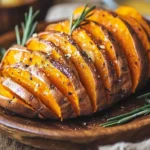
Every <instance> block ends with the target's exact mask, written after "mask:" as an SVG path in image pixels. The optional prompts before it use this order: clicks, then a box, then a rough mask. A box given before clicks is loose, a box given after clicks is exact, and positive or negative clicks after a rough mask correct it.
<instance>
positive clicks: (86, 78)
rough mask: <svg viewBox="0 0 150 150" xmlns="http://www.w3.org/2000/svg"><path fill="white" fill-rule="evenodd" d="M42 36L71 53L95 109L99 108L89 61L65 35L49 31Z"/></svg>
mask: <svg viewBox="0 0 150 150" xmlns="http://www.w3.org/2000/svg"><path fill="white" fill-rule="evenodd" d="M39 37H40V38H42V39H46V40H49V41H51V42H53V43H54V44H55V45H57V46H59V47H60V48H61V50H62V51H63V53H64V54H69V55H70V59H71V60H72V62H73V63H74V65H75V67H76V69H77V71H78V73H79V76H80V79H81V82H82V83H83V85H84V87H85V89H86V90H87V93H88V94H89V97H90V99H91V100H92V106H93V109H94V111H96V110H97V105H96V99H97V96H96V92H95V91H96V89H95V84H94V82H95V81H94V79H93V75H92V73H91V70H90V69H89V67H88V65H87V63H86V62H85V60H84V59H83V57H82V56H81V54H80V53H79V51H78V50H77V48H76V47H75V46H74V45H73V44H71V43H70V42H69V41H68V40H66V39H64V38H63V37H61V36H59V35H57V34H55V33H54V34H53V33H51V34H49V32H43V33H41V34H40V35H39Z"/></svg>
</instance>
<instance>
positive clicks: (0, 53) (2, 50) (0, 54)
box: [0, 47, 6, 61]
mask: <svg viewBox="0 0 150 150" xmlns="http://www.w3.org/2000/svg"><path fill="white" fill-rule="evenodd" d="M5 52H6V49H4V48H1V47H0V61H1V60H2V58H3V56H4V54H5Z"/></svg>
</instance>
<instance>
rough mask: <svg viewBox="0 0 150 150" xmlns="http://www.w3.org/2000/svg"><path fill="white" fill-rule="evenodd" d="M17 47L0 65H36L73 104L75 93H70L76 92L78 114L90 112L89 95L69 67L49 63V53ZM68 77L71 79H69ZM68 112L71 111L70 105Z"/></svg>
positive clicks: (13, 48) (57, 63) (11, 50)
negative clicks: (21, 63) (19, 63)
mask: <svg viewBox="0 0 150 150" xmlns="http://www.w3.org/2000/svg"><path fill="white" fill-rule="evenodd" d="M17 47H18V46H17ZM17 47H16V46H15V47H12V48H11V49H10V50H9V51H8V52H7V53H6V55H5V58H4V59H3V61H2V67H3V66H6V65H10V64H15V63H18V62H23V63H25V64H27V65H29V66H30V65H36V66H37V67H39V68H40V69H41V70H42V71H43V72H44V73H45V74H46V76H47V77H48V78H49V79H50V80H51V82H52V83H53V84H54V85H55V86H56V87H57V88H58V89H60V91H62V93H63V94H64V95H66V96H67V97H71V99H72V102H71V101H70V102H71V103H72V105H74V104H75V102H74V101H75V99H74V97H75V95H74V94H72V93H75V94H76V93H77V94H78V97H79V106H80V109H81V111H80V115H87V114H90V113H92V107H91V103H90V100H89V97H88V96H87V94H86V92H85V89H84V88H83V86H82V85H81V84H80V83H79V82H77V81H76V80H75V76H73V75H72V72H71V70H70V69H69V68H65V65H62V64H59V62H56V61H54V60H52V61H53V62H52V63H51V60H50V59H49V57H50V56H49V55H45V54H43V53H40V52H33V53H32V52H29V51H27V50H26V49H25V48H24V49H23V47H22V48H21V49H18V48H17ZM16 58H17V59H16ZM55 66H56V67H55ZM57 68H59V70H61V71H59V70H58V69H57ZM61 72H63V73H61ZM67 77H68V78H67ZM70 78H72V79H71V80H70ZM71 81H72V82H76V83H75V84H74V85H75V87H74V86H73V85H72V82H71ZM75 90H76V91H75ZM79 90H80V91H79ZM83 106H84V107H83ZM85 106H86V108H85ZM74 108H75V107H74ZM69 112H70V113H71V107H70V111H69ZM69 112H68V113H69ZM69 115H70V117H71V116H73V115H74V114H73V113H72V114H69Z"/></svg>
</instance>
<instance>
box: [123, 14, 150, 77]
mask: <svg viewBox="0 0 150 150" xmlns="http://www.w3.org/2000/svg"><path fill="white" fill-rule="evenodd" d="M121 18H122V19H124V20H125V21H126V22H128V23H129V24H130V25H131V27H132V29H133V30H134V31H135V33H136V34H137V36H138V37H139V39H140V41H141V42H142V45H143V47H144V49H145V51H146V54H147V56H148V76H149V77H150V53H149V51H150V42H149V40H148V37H147V34H146V32H145V31H144V29H143V27H142V26H141V25H140V23H139V22H137V21H136V20H135V19H133V18H131V17H127V16H121Z"/></svg>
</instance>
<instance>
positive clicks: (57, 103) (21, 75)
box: [1, 63, 67, 119]
mask: <svg viewBox="0 0 150 150" xmlns="http://www.w3.org/2000/svg"><path fill="white" fill-rule="evenodd" d="M29 70H30V72H29ZM1 74H2V75H3V76H4V77H10V78H12V79H13V80H14V81H15V82H17V83H18V84H20V85H22V86H23V87H24V88H26V89H28V90H29V91H30V92H31V93H33V94H34V95H35V96H36V97H37V98H39V99H40V100H41V101H42V103H43V104H45V105H46V106H47V107H48V108H49V109H50V110H51V111H52V112H53V113H54V114H55V115H56V116H57V117H59V118H61V119H62V117H63V110H62V107H63V104H65V103H66V102H67V100H66V98H65V97H64V96H63V95H62V94H61V93H60V92H59V91H58V90H57V89H56V88H55V87H54V86H53V85H52V86H51V84H45V83H48V80H47V79H45V74H44V73H42V74H41V73H40V72H39V70H38V72H36V71H34V70H31V68H29V67H28V66H26V65H23V64H21V63H19V64H15V65H13V66H6V67H4V68H3V69H2V70H1ZM42 80H43V81H42ZM53 87H54V88H53ZM56 95H57V96H56Z"/></svg>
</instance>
